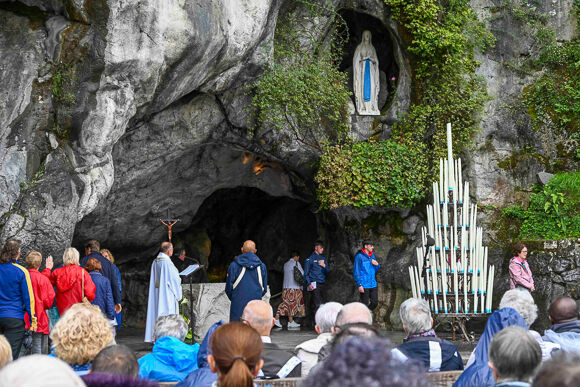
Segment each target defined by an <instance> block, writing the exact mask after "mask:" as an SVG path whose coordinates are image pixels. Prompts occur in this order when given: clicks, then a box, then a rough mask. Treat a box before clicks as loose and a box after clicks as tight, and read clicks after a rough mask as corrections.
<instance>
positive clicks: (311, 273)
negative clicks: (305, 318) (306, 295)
mask: <svg viewBox="0 0 580 387" xmlns="http://www.w3.org/2000/svg"><path fill="white" fill-rule="evenodd" d="M323 252H324V243H322V241H316V242H314V252H313V253H312V254H310V257H308V258H307V259H306V263H305V264H304V279H305V280H306V283H307V284H308V291H309V292H312V302H313V303H314V313H316V310H317V309H318V307H319V306H320V305H322V304H324V302H325V300H324V299H325V296H324V287H325V284H326V275H327V274H328V272H329V271H330V268H329V267H328V262H327V261H326V258H325V257H324V256H323V255H322V253H323Z"/></svg>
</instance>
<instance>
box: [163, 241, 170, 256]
mask: <svg viewBox="0 0 580 387" xmlns="http://www.w3.org/2000/svg"><path fill="white" fill-rule="evenodd" d="M170 251H171V252H172V254H173V244H172V243H171V242H163V243H162V244H161V252H162V253H163V254H167V255H171V254H169V252H170Z"/></svg>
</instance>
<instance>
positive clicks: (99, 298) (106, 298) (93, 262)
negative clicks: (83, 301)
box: [85, 258, 117, 334]
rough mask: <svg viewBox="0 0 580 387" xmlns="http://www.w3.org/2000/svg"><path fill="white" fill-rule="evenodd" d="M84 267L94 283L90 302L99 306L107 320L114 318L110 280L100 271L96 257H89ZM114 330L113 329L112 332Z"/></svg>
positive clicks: (99, 264) (113, 319) (99, 263)
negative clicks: (93, 297) (92, 297)
mask: <svg viewBox="0 0 580 387" xmlns="http://www.w3.org/2000/svg"><path fill="white" fill-rule="evenodd" d="M85 269H86V270H87V271H88V272H89V275H90V276H91V279H92V280H93V283H94V284H95V288H96V289H95V299H94V300H93V301H91V304H93V305H96V306H98V307H99V308H101V311H102V312H103V314H104V315H105V316H106V317H107V319H109V321H115V322H116V321H117V320H115V304H114V301H113V291H112V290H111V282H110V281H109V280H108V279H107V277H105V276H104V275H103V274H102V273H101V270H102V267H101V262H99V260H98V259H96V258H91V259H89V260H88V261H87V264H86V265H85ZM114 333H115V330H114V329H113V334H114Z"/></svg>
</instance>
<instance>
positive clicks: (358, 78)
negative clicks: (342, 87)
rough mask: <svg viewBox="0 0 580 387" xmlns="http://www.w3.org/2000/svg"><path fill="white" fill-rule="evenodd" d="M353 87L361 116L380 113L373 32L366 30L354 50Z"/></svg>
mask: <svg viewBox="0 0 580 387" xmlns="http://www.w3.org/2000/svg"><path fill="white" fill-rule="evenodd" d="M352 69H353V72H352V76H353V89H354V97H355V101H356V110H357V112H358V114H359V115H361V116H375V115H380V114H381V112H380V111H379V107H378V101H379V60H378V58H377V52H376V51H375V48H374V47H373V44H372V43H371V32H370V31H368V30H365V31H364V32H363V34H362V42H361V43H360V44H359V45H358V46H357V48H356V50H355V51H354V58H353V66H352Z"/></svg>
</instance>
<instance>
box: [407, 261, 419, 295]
mask: <svg viewBox="0 0 580 387" xmlns="http://www.w3.org/2000/svg"><path fill="white" fill-rule="evenodd" d="M408 269H409V278H410V279H411V292H412V293H413V298H418V297H417V290H416V289H415V277H414V276H413V267H412V266H409V267H408Z"/></svg>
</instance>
